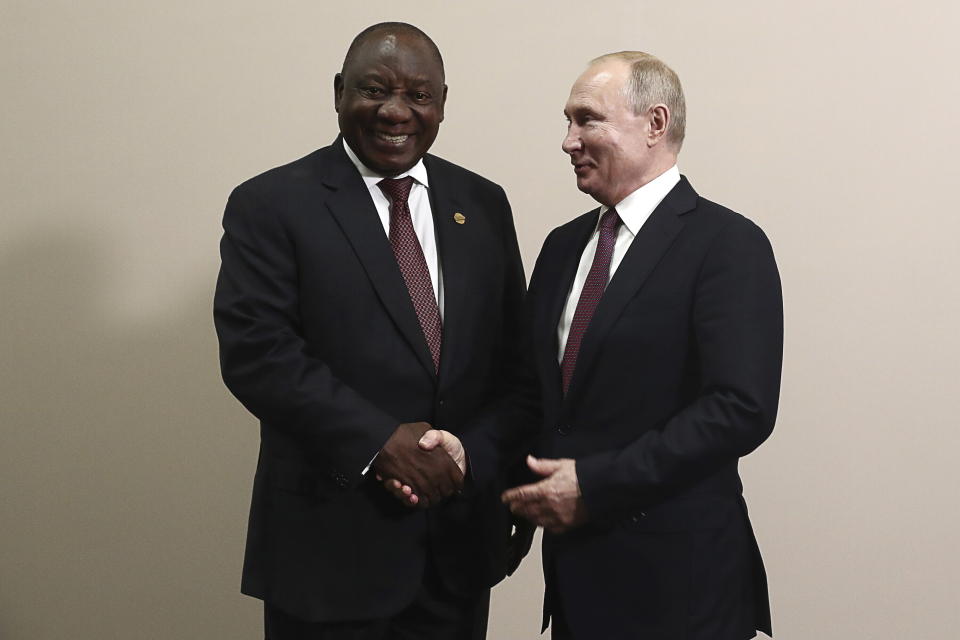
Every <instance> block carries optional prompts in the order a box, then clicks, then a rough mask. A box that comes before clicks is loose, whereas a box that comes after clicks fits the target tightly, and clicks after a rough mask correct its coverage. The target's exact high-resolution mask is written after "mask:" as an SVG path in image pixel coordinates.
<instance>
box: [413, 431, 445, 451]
mask: <svg viewBox="0 0 960 640" xmlns="http://www.w3.org/2000/svg"><path fill="white" fill-rule="evenodd" d="M442 443H443V432H442V431H438V430H437V429H430V430H429V431H427V432H426V433H424V434H423V435H422V436H421V437H420V443H419V444H420V448H421V449H423V450H424V451H430V450H432V449H435V448H437V446H438V445H440V444H442Z"/></svg>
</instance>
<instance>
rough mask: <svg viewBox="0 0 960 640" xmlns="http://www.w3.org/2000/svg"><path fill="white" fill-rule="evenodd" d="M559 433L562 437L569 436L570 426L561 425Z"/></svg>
mask: <svg viewBox="0 0 960 640" xmlns="http://www.w3.org/2000/svg"><path fill="white" fill-rule="evenodd" d="M557 433H559V434H560V435H562V436H565V435H567V434H568V433H570V425H568V424H561V425H560V426H559V427H557Z"/></svg>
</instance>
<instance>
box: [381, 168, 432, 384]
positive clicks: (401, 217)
mask: <svg viewBox="0 0 960 640" xmlns="http://www.w3.org/2000/svg"><path fill="white" fill-rule="evenodd" d="M412 185H413V178H411V177H410V176H407V177H406V178H400V179H399V180H395V179H393V178H385V179H383V180H381V181H380V182H378V183H377V186H378V187H380V190H381V191H383V193H384V195H385V196H387V198H389V199H390V203H391V204H390V245H391V246H392V247H393V255H394V256H396V258H397V265H398V266H399V267H400V273H402V274H403V279H404V281H405V282H406V283H407V291H409V292H410V300H411V301H412V302H413V308H414V310H415V311H416V312H417V319H418V320H419V321H420V328H421V329H422V330H423V336H424V338H426V340H427V347H429V349H430V356H431V357H432V358H433V368H434V371H439V370H440V345H441V343H442V341H443V325H442V324H441V321H440V308H439V307H438V306H437V298H436V296H435V295H434V293H433V282H431V280H430V270H429V269H428V268H427V261H426V260H425V259H424V257H423V247H421V246H420V241H419V240H418V239H417V233H416V232H415V231H414V230H413V221H412V220H411V219H410V207H409V205H408V204H407V197H408V196H409V195H410V187H411V186H412Z"/></svg>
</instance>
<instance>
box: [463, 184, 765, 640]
mask: <svg viewBox="0 0 960 640" xmlns="http://www.w3.org/2000/svg"><path fill="white" fill-rule="evenodd" d="M597 215H598V212H597V211H596V210H594V211H591V212H589V213H587V214H584V215H583V216H580V217H579V218H577V219H575V220H573V221H572V222H570V223H568V224H566V225H563V226H561V227H559V228H557V229H555V230H554V231H553V232H552V233H551V234H550V235H549V237H548V238H547V239H546V241H545V243H544V245H543V249H542V251H541V253H540V256H539V258H538V260H537V264H536V267H535V269H534V272H533V276H532V278H531V281H530V289H529V292H528V298H527V315H528V322H529V325H530V329H529V331H530V334H531V340H532V355H531V360H532V363H531V367H532V368H533V370H534V375H533V376H532V386H530V385H529V383H528V393H527V396H528V397H527V398H526V401H527V404H528V406H527V407H526V409H527V410H528V411H527V413H526V414H524V413H523V412H521V416H523V415H527V416H529V415H530V413H529V408H530V406H533V405H536V404H537V403H539V406H540V409H541V411H542V415H541V416H540V417H539V420H540V422H539V424H540V438H539V442H538V445H537V446H536V447H535V450H536V453H537V454H539V455H540V456H542V457H549V458H574V459H576V461H577V467H576V468H577V474H578V479H579V482H580V486H581V490H582V493H583V499H584V502H585V504H586V508H587V511H588V514H589V518H590V520H589V522H588V524H586V525H585V526H583V527H581V528H578V529H575V530H573V531H572V532H570V533H568V534H565V535H558V536H551V535H549V534H547V535H546V536H545V538H544V555H545V557H544V567H545V572H546V578H547V601H546V607H547V612H548V613H549V610H550V608H551V607H552V606H553V605H554V604H556V600H555V598H557V597H559V598H561V601H562V605H563V610H564V612H565V614H566V617H567V619H568V622H569V624H570V626H571V628H572V630H573V631H574V633H575V634H577V635H576V637H578V638H579V637H583V638H591V639H597V640H603V639H606V638H643V639H644V640H656V639H661V638H662V639H665V640H666V639H669V640H679V639H681V638H704V639H706V638H709V639H710V640H727V639H731V640H740V639H744V638H749V637H752V636H753V632H754V630H755V629H761V630H765V631H768V632H769V629H770V618H769V606H768V603H767V590H766V578H765V574H764V569H763V564H762V562H761V559H760V555H759V551H758V549H757V546H756V543H755V541H754V538H753V534H752V531H751V529H750V525H749V521H748V519H747V515H746V507H745V504H744V502H743V500H742V498H741V490H742V487H741V483H740V478H739V475H738V473H737V460H738V458H740V457H741V456H744V455H746V454H748V453H750V452H751V451H752V450H753V449H754V448H756V447H757V446H758V445H759V444H760V443H761V442H762V441H763V440H764V439H765V438H766V437H767V436H768V435H769V434H770V431H771V429H772V428H773V424H774V419H775V416H776V411H777V401H778V395H779V387H780V366H781V358H782V339H783V320H782V304H781V294H780V281H779V276H778V274H777V268H776V264H775V262H774V258H773V253H772V251H771V248H770V244H769V243H768V241H767V239H766V237H765V236H764V234H763V232H762V231H761V230H760V229H759V228H758V227H757V226H756V225H754V224H753V223H752V222H750V221H749V220H747V219H746V218H744V217H742V216H740V215H739V214H736V213H734V212H732V211H730V210H728V209H725V208H724V207H721V206H719V205H717V204H714V203H712V202H710V201H708V200H705V199H703V198H701V197H699V196H698V195H697V194H696V192H695V191H694V190H693V188H692V187H691V186H690V184H689V182H687V180H686V178H683V179H682V180H681V182H680V183H678V184H677V185H676V187H674V189H673V190H672V191H671V192H670V193H669V194H668V195H667V197H666V198H665V199H664V201H663V202H662V203H661V204H660V205H659V206H658V207H657V209H656V210H655V211H654V212H653V214H652V215H651V216H650V218H649V219H648V220H647V222H646V223H645V224H644V225H643V227H642V228H641V230H640V232H639V233H638V234H637V236H636V238H635V239H634V241H633V243H632V245H631V246H630V249H629V250H628V252H627V253H626V255H625V256H624V259H623V261H622V262H621V263H620V265H619V267H618V269H617V271H616V273H615V274H614V276H613V278H612V279H611V281H610V283H609V285H608V286H607V289H606V290H605V292H604V294H603V297H602V299H601V301H600V303H599V306H598V307H597V309H596V312H595V315H594V316H593V319H592V321H591V323H590V325H589V327H588V329H587V331H586V334H585V335H584V338H583V343H582V346H581V349H580V352H579V355H578V359H577V364H576V369H575V371H574V374H573V378H572V380H571V384H570V388H569V391H568V393H567V395H566V396H564V395H563V394H562V392H561V378H560V368H559V365H558V363H557V353H558V347H557V324H558V322H559V319H560V314H561V311H562V309H563V305H564V301H565V300H566V297H567V293H568V291H569V289H570V286H571V283H572V281H573V278H574V275H575V273H576V270H577V265H578V261H579V259H580V255H581V253H582V252H583V248H584V246H585V245H586V243H587V240H588V239H589V237H590V234H591V233H592V232H593V230H594V228H595V225H596V222H597ZM530 396H533V397H534V400H531V399H530ZM528 421H529V418H526V419H524V418H515V422H514V423H513V424H512V425H510V424H509V421H508V422H507V423H505V425H502V427H501V431H500V432H499V433H495V434H494V435H492V436H491V435H489V434H487V435H486V436H485V437H480V435H479V434H472V435H470V436H469V437H468V447H467V450H468V452H469V454H470V456H471V460H473V461H474V463H475V466H478V465H480V464H484V465H486V464H490V461H491V460H493V459H495V458H496V455H497V452H498V451H502V450H504V449H505V448H508V444H506V443H509V441H510V438H511V437H516V435H517V434H518V433H520V432H522V431H523V430H524V428H523V423H524V422H528ZM718 614H719V615H718Z"/></svg>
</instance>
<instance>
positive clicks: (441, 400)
mask: <svg viewBox="0 0 960 640" xmlns="http://www.w3.org/2000/svg"><path fill="white" fill-rule="evenodd" d="M438 404H439V405H440V406H441V407H442V406H443V399H442V398H441V399H440V402H439V403H438Z"/></svg>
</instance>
